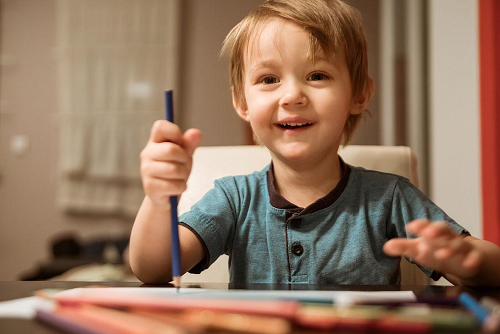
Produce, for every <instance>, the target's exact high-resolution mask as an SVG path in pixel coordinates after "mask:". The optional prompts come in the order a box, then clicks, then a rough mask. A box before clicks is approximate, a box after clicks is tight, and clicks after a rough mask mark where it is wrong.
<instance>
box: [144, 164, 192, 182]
mask: <svg viewBox="0 0 500 334" xmlns="http://www.w3.org/2000/svg"><path fill="white" fill-rule="evenodd" d="M141 172H142V173H143V175H147V176H149V177H153V178H158V179H163V180H187V178H188V176H189V168H188V167H187V166H186V165H185V164H181V163H175V162H171V163H165V162H158V161H149V162H147V163H144V164H142V165H141Z"/></svg>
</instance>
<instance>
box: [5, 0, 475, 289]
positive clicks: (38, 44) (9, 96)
mask: <svg viewBox="0 0 500 334" xmlns="http://www.w3.org/2000/svg"><path fill="white" fill-rule="evenodd" d="M165 1H168V0H165ZM477 1H478V0H464V1H460V2H457V1H454V0H432V1H418V2H417V1H411V0H408V1H394V0H375V1H374V0H352V1H350V3H351V4H353V5H354V6H356V7H357V8H359V9H360V11H361V12H362V15H363V17H364V25H365V29H366V34H367V39H368V48H369V62H370V74H371V75H372V76H373V78H374V80H375V83H376V95H375V98H374V100H373V103H372V105H371V106H370V112H371V115H372V116H371V117H366V118H365V119H364V121H363V122H362V124H361V126H360V128H359V129H358V131H357V133H356V135H355V137H354V138H353V141H352V144H371V145H382V144H383V145H409V146H411V147H412V148H413V149H414V150H415V151H416V152H417V154H418V156H419V162H420V170H419V172H420V175H421V188H422V189H423V190H424V191H425V192H426V193H427V194H428V195H429V196H430V197H431V198H432V199H433V200H434V201H435V202H436V203H437V204H438V205H440V206H441V207H442V208H443V209H444V210H445V211H447V213H448V214H449V215H450V216H452V217H454V218H455V219H456V220H457V221H458V222H459V223H461V224H463V225H464V226H466V227H467V228H468V229H469V230H470V231H471V232H472V234H473V235H475V236H478V237H481V198H480V190H479V189H480V187H479V182H480V174H479V125H478V119H479V102H478V56H477V44H478V43H477V41H478V37H477ZM260 2H261V1H260V0H246V1H234V0H212V1H205V0H181V1H180V6H179V13H178V15H179V17H178V18H179V21H180V23H179V29H180V36H179V37H180V38H179V44H178V45H179V50H177V51H178V69H177V81H176V84H175V85H174V86H175V87H174V88H175V94H176V95H175V96H176V98H175V103H176V114H177V116H176V117H177V122H178V123H179V125H180V126H181V127H182V128H183V129H187V128H190V127H197V128H199V129H201V130H202V131H203V132H204V141H203V145H241V144H246V143H247V142H248V127H247V126H246V124H244V122H243V121H241V120H240V119H239V118H238V117H237V116H236V113H235V112H234V111H233V108H232V104H231V97H230V91H229V87H228V71H227V62H226V60H225V59H219V57H218V52H219V49H220V45H221V43H222V40H223V39H224V37H225V35H226V34H227V32H228V31H229V30H230V29H231V28H232V27H233V26H234V25H235V24H236V23H237V22H239V21H240V20H241V19H242V18H243V17H244V16H245V15H246V14H247V13H248V12H249V11H250V10H251V9H252V8H254V7H255V6H257V5H258V4H259V3H260ZM416 3H418V4H417V5H416ZM57 13H58V1H56V0H0V32H1V35H0V280H14V279H18V278H19V277H20V275H21V273H23V272H24V271H26V270H27V269H29V268H31V267H33V266H34V265H36V263H37V262H39V261H41V260H44V259H46V258H47V257H48V256H49V253H50V248H49V245H50V241H51V240H53V239H54V237H55V236H57V235H60V234H62V233H69V232H71V233H75V234H76V235H78V236H79V237H81V238H83V239H91V238H94V237H96V236H100V237H102V236H108V237H122V236H125V237H126V236H127V235H128V234H129V233H130V228H131V226H132V223H133V219H134V218H133V217H132V216H130V215H113V214H109V215H86V214H69V213H67V212H65V211H64V210H61V208H60V206H59V205H58V201H57V196H58V195H57V194H58V182H59V180H60V173H59V172H60V168H59V163H58V162H59V160H60V139H61V128H60V126H61V124H60V118H59V117H58V113H59V109H60V105H59V102H58V101H59V98H60V90H59V86H58V85H59V79H58V49H57V47H58V37H57V36H58V33H59V32H58V30H57V29H58V26H59V25H58V21H57ZM164 88H166V87H164ZM161 89H163V88H161ZM158 98H160V99H161V98H162V97H161V96H160V97H158ZM146 139H147V138H146ZM146 139H145V138H137V140H138V141H142V142H144V144H145V140H146ZM137 159H138V157H137Z"/></svg>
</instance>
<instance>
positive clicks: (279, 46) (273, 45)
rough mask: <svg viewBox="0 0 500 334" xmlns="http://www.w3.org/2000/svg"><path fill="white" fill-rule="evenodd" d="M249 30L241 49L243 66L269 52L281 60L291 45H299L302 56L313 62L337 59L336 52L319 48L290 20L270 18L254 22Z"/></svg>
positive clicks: (308, 35)
mask: <svg viewBox="0 0 500 334" xmlns="http://www.w3.org/2000/svg"><path fill="white" fill-rule="evenodd" d="M251 30H252V31H251V32H250V34H249V37H248V41H247V43H246V45H245V47H244V49H243V50H242V56H243V63H244V66H245V67H247V66H248V65H250V64H251V63H254V62H256V61H258V60H260V59H261V58H263V57H267V56H268V55H269V54H279V56H280V57H281V59H282V60H283V59H284V57H286V56H287V54H288V53H287V51H290V50H289V48H293V45H295V47H297V46H299V48H300V49H301V50H303V54H304V57H305V58H307V59H308V60H309V61H311V62H313V63H314V62H315V60H316V59H324V60H329V61H336V60H337V59H338V57H336V54H337V52H331V51H330V52H329V51H328V50H324V49H323V48H321V47H320V45H319V43H317V42H315V38H314V37H312V35H311V34H310V33H308V32H307V31H306V30H305V29H304V28H302V27H301V26H299V25H298V24H296V23H294V22H292V21H288V20H285V19H282V18H270V19H268V20H266V21H264V22H260V23H258V24H256V25H255V26H254V27H252V29H251ZM325 51H326V52H325ZM301 52H302V51H301Z"/></svg>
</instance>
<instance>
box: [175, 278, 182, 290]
mask: <svg viewBox="0 0 500 334" xmlns="http://www.w3.org/2000/svg"><path fill="white" fill-rule="evenodd" d="M174 286H175V287H176V288H177V292H179V288H180V287H181V277H180V276H174Z"/></svg>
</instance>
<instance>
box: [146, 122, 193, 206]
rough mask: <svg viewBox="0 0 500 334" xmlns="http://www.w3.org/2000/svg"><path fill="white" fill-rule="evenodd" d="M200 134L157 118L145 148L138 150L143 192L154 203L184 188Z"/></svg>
mask: <svg viewBox="0 0 500 334" xmlns="http://www.w3.org/2000/svg"><path fill="white" fill-rule="evenodd" d="M201 138H202V133H201V131H200V130H198V129H189V130H187V131H186V132H185V133H184V134H183V133H182V132H181V130H180V128H179V127H178V126H177V125H176V124H174V123H171V122H168V121H165V120H159V121H156V122H155V123H154V124H153V127H152V128H151V135H150V137H149V141H148V143H147V145H146V147H145V148H144V149H143V150H142V152H141V155H140V157H141V177H142V184H143V187H144V191H145V193H146V195H147V196H148V197H149V198H150V199H151V200H152V201H153V203H154V204H156V205H165V204H167V203H168V201H169V198H170V196H172V195H180V194H181V193H182V192H184V190H186V183H187V180H188V177H189V174H190V173H191V167H192V163H193V158H192V157H193V153H194V150H195V149H196V148H197V147H198V146H199V145H200V143H201Z"/></svg>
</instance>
